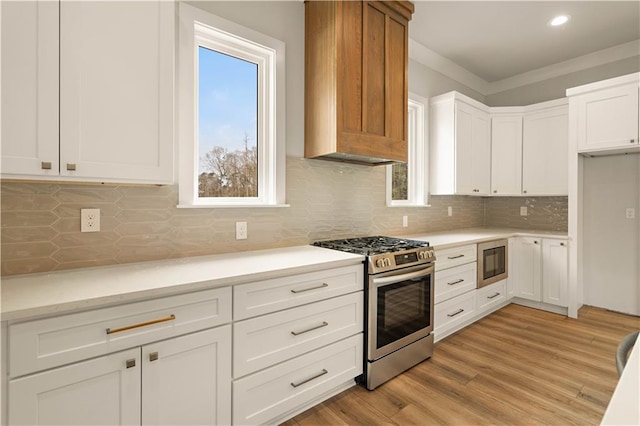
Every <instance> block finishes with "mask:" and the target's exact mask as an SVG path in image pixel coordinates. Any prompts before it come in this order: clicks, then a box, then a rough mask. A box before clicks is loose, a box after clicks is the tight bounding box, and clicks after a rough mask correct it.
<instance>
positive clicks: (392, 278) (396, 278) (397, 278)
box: [373, 266, 433, 286]
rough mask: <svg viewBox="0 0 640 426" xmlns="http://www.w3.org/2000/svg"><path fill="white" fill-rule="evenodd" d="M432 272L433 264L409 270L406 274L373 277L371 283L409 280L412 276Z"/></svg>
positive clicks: (384, 283) (385, 283)
mask: <svg viewBox="0 0 640 426" xmlns="http://www.w3.org/2000/svg"><path fill="white" fill-rule="evenodd" d="M432 272H433V266H430V267H428V268H424V269H421V270H419V271H415V272H409V273H407V274H401V275H392V276H390V277H382V278H374V279H373V284H374V285H378V286H383V285H389V284H395V283H400V282H402V281H407V280H411V279H413V278H419V277H423V276H425V275H426V274H428V273H432Z"/></svg>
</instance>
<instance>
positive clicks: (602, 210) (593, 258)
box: [583, 155, 640, 315]
mask: <svg viewBox="0 0 640 426" xmlns="http://www.w3.org/2000/svg"><path fill="white" fill-rule="evenodd" d="M583 191H584V195H583V214H584V222H583V225H584V230H583V232H584V234H583V242H584V243H583V244H584V245H583V286H584V303H585V304H586V305H591V306H598V307H603V308H607V309H611V310H614V311H619V312H625V313H630V314H634V315H640V225H639V223H640V155H626V156H625V155H620V156H609V157H596V158H586V159H585V160H584V179H583ZM629 207H630V208H635V214H636V217H635V219H626V218H625V209H626V208H629Z"/></svg>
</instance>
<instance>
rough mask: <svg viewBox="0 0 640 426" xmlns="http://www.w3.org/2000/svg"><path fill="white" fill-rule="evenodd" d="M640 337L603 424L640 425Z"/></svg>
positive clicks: (614, 392)
mask: <svg viewBox="0 0 640 426" xmlns="http://www.w3.org/2000/svg"><path fill="white" fill-rule="evenodd" d="M639 404H640V339H638V340H636V343H635V345H634V346H633V349H632V350H631V355H630V356H629V359H628V360H627V365H626V366H625V368H624V371H623V372H622V376H621V377H620V380H619V381H618V385H617V386H616V390H615V391H613V396H612V397H611V401H609V406H608V407H607V411H605V413H604V417H603V419H602V424H603V425H640V405H639Z"/></svg>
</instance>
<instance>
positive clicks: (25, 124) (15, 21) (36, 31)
mask: <svg viewBox="0 0 640 426" xmlns="http://www.w3.org/2000/svg"><path fill="white" fill-rule="evenodd" d="M0 7H1V8H2V119H1V121H2V168H1V170H2V173H3V174H5V175H8V174H31V175H39V176H43V177H46V176H57V175H58V2H51V1H39V2H35V1H28V2H27V1H25V2H22V1H4V2H1V3H0Z"/></svg>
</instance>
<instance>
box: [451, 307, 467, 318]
mask: <svg viewBox="0 0 640 426" xmlns="http://www.w3.org/2000/svg"><path fill="white" fill-rule="evenodd" d="M463 312H464V309H458V310H457V311H455V312H454V313H452V314H447V316H448V317H450V318H451V317H455V316H456V315H459V314H461V313H463Z"/></svg>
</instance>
